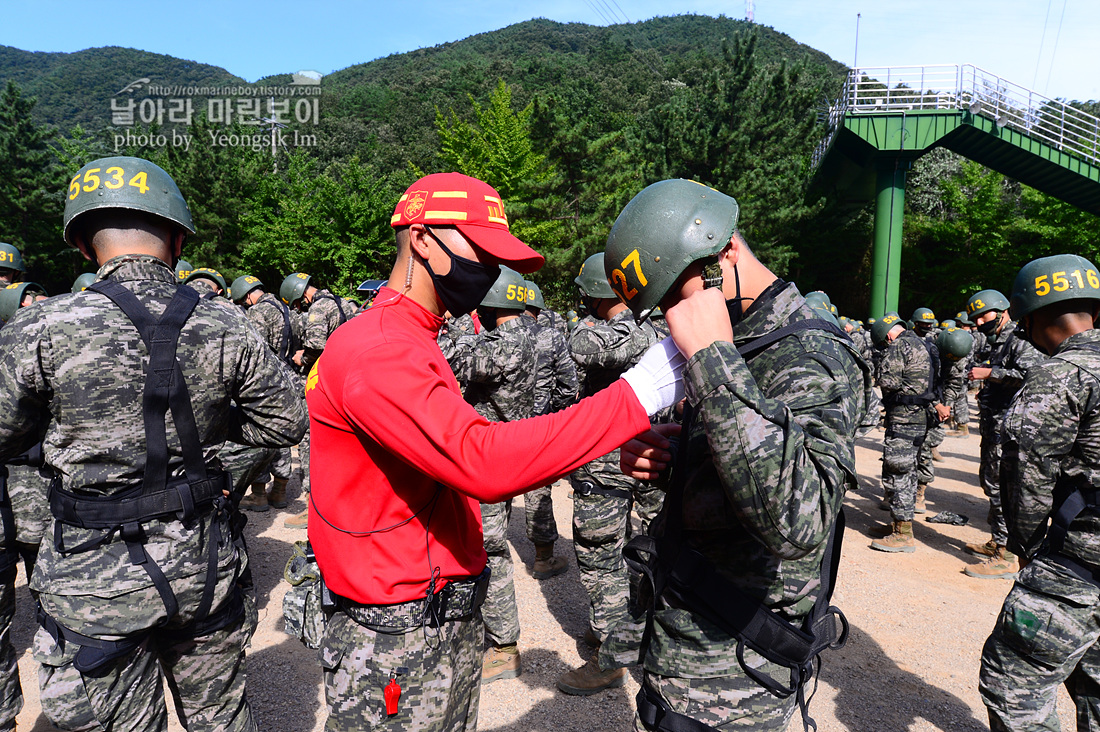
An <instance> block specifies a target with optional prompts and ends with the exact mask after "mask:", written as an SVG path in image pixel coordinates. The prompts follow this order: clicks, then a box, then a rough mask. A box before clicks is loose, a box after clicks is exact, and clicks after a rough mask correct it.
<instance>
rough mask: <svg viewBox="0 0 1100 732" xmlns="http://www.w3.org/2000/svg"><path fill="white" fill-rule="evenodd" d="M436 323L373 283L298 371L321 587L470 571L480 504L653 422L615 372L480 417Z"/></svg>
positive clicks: (399, 596)
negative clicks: (612, 378) (590, 388)
mask: <svg viewBox="0 0 1100 732" xmlns="http://www.w3.org/2000/svg"><path fill="white" fill-rule="evenodd" d="M442 323H443V321H442V319H440V318H438V317H437V316H435V315H433V314H431V313H429V312H428V311H427V310H425V309H424V308H423V307H421V306H420V305H419V304H417V303H416V302H414V301H413V300H410V299H409V298H406V297H403V296H401V295H400V294H398V293H397V292H395V291H394V290H391V289H389V288H382V289H381V290H380V291H379V293H378V296H377V298H376V300H375V304H374V306H373V307H371V309H370V310H367V311H365V312H364V313H362V314H360V315H359V316H357V317H356V318H354V319H352V320H350V321H348V322H347V323H346V324H344V325H343V326H341V327H340V328H339V329H338V330H337V331H335V332H334V333H333V335H332V337H331V338H329V341H328V343H327V344H326V346H325V351H324V354H323V355H322V356H321V358H320V359H319V360H318V362H317V364H316V365H315V367H314V370H313V371H312V372H311V373H310V375H309V379H308V380H307V382H306V401H307V404H308V406H309V416H310V430H311V436H310V442H311V447H310V482H311V485H312V491H313V492H312V498H311V501H310V506H309V538H310V541H311V542H312V544H313V549H314V552H315V553H316V555H317V562H318V564H319V565H320V567H321V571H322V573H323V574H324V577H325V582H326V583H327V584H328V586H329V588H330V589H332V591H333V592H336V593H337V594H339V595H342V596H344V597H347V598H349V599H351V600H354V601H356V602H361V603H365V604H378V605H383V604H392V603H399V602H407V601H410V600H415V599H418V598H423V597H424V596H425V594H426V592H427V589H428V582H429V578H430V577H431V576H432V574H433V573H435V572H437V575H436V576H437V577H438V578H439V580H440V581H439V582H438V583H437V585H436V589H437V590H438V589H439V588H440V587H442V586H443V585H445V584H446V582H447V581H449V580H451V579H465V578H469V577H471V576H476V575H477V574H479V573H480V572H481V571H482V569H483V568H484V567H485V550H484V548H483V546H482V536H481V511H480V508H479V506H478V502H479V501H485V502H487V503H493V502H497V501H503V500H505V499H507V498H511V497H512V496H515V495H518V494H520V493H523V492H524V491H526V490H529V489H531V488H535V487H538V486H541V485H546V484H547V483H549V482H551V481H553V480H555V479H557V478H558V477H560V476H562V475H565V474H567V473H569V472H570V471H571V470H573V469H575V468H577V467H579V466H581V465H583V464H585V463H586V462H588V461H590V460H592V459H593V458H595V457H598V456H600V455H603V454H605V453H607V452H610V451H611V450H613V449H615V448H616V447H618V446H619V445H621V444H622V443H623V442H625V441H627V440H629V439H630V438H632V437H634V436H635V435H637V434H639V433H641V432H643V431H645V430H646V429H648V428H649V418H648V417H647V416H646V413H645V410H644V409H643V408H642V406H641V405H640V404H639V402H638V399H637V397H635V396H634V392H633V390H632V389H631V388H630V386H629V385H628V384H627V383H626V382H624V381H621V380H620V381H618V382H615V383H614V384H612V385H611V386H610V387H609V388H607V389H605V390H603V391H601V392H600V393H598V394H596V395H595V396H593V397H590V398H588V399H585V400H583V401H582V402H580V403H579V404H576V405H574V406H573V407H570V408H569V409H567V410H565V411H562V412H558V413H556V414H551V415H547V416H544V417H535V418H532V419H526V420H522V421H518V422H489V421H487V420H486V419H484V418H483V417H481V416H479V415H478V414H477V412H475V411H474V409H473V407H471V406H470V405H469V404H467V403H466V402H465V401H463V399H462V395H461V393H460V391H459V388H458V383H457V382H456V381H455V378H454V375H453V374H452V373H451V369H450V367H449V366H448V365H447V361H446V360H445V359H444V358H443V354H441V353H440V352H439V348H438V346H437V345H436V336H437V334H438V332H439V328H440V326H441V325H442ZM532 357H533V356H532Z"/></svg>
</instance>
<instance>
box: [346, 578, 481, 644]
mask: <svg viewBox="0 0 1100 732" xmlns="http://www.w3.org/2000/svg"><path fill="white" fill-rule="evenodd" d="M489 575H490V570H489V566H488V565H486V566H485V569H484V570H482V572H481V574H480V575H478V576H477V577H471V578H469V579H464V580H451V581H450V582H448V583H447V585H446V586H445V587H444V588H443V589H442V590H440V591H439V592H436V593H434V594H432V595H431V599H430V600H429V599H428V598H425V599H423V600H410V601H409V602H399V603H396V604H394V605H364V604H363V603H360V602H356V601H355V600H349V599H348V598H346V597H342V596H340V595H337V594H335V593H332V594H333V596H334V597H335V599H336V604H337V605H338V606H339V607H340V609H341V610H343V611H344V613H345V614H346V615H347V616H348V617H349V618H351V619H352V620H354V621H355V622H357V623H359V625H362V626H363V627H364V628H368V629H370V630H375V631H379V632H391V633H393V632H403V631H406V630H412V629H414V628H419V627H422V626H424V625H429V626H431V627H439V626H440V625H442V624H443V623H445V622H447V621H450V620H465V619H467V618H472V617H473V616H474V613H475V612H477V609H478V608H480V607H481V605H482V603H484V602H485V594H486V592H488V590H489Z"/></svg>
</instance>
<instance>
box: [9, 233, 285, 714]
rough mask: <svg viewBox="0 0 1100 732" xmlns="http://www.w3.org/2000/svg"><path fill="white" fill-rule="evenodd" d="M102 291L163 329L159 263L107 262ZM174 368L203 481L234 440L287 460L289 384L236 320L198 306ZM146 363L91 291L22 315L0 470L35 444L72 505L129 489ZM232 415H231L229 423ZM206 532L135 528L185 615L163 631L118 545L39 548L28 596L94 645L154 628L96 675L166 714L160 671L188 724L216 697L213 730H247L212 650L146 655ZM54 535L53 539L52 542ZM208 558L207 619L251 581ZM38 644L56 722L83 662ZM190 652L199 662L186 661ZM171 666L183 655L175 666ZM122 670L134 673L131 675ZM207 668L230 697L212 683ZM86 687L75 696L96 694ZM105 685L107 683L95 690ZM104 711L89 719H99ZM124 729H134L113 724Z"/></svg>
mask: <svg viewBox="0 0 1100 732" xmlns="http://www.w3.org/2000/svg"><path fill="white" fill-rule="evenodd" d="M97 276H98V278H99V279H104V278H110V279H113V280H115V281H117V282H119V283H120V284H121V285H122V286H123V287H125V288H127V289H129V290H130V291H131V292H134V293H135V295H136V296H137V297H138V299H139V301H141V302H142V303H143V304H144V305H145V307H147V308H148V309H149V310H150V312H151V313H152V314H153V315H154V316H159V315H160V314H161V313H163V311H164V309H165V307H166V306H167V304H168V301H169V300H170V299H171V297H172V295H173V294H174V293H175V291H176V287H177V284H176V277H175V273H174V272H173V271H172V270H171V269H170V268H169V267H168V266H167V265H166V264H165V263H164V262H162V261H160V260H158V259H156V258H154V257H150V256H145V255H127V256H122V257H116V258H114V259H112V260H110V261H108V262H107V263H105V264H104V265H103V267H101V268H100V270H99V273H98V275H97ZM177 359H178V361H179V363H180V365H181V368H182V371H183V375H184V379H185V380H186V383H187V385H188V389H189V391H190V396H191V400H192V404H193V407H194V413H195V422H196V427H197V429H198V434H199V438H200V442H201V445H202V449H203V454H204V458H205V460H206V462H207V464H208V465H210V466H212V467H220V459H219V455H218V453H219V450H220V449H222V446H223V445H224V443H225V442H226V441H227V440H228V439H232V440H234V441H236V442H240V443H244V444H253V445H257V446H264V445H270V446H273V447H274V446H281V445H289V444H292V443H294V442H295V441H296V440H297V439H298V438H299V436H300V435H301V433H302V430H303V429H304V428H305V424H306V414H305V410H304V409H303V407H302V402H301V399H299V398H298V396H297V395H296V394H295V393H294V391H293V381H292V379H291V376H290V373H289V372H288V371H287V369H286V367H285V366H284V365H283V364H282V363H281V362H280V361H279V360H278V359H277V358H275V357H274V355H272V354H271V351H270V349H268V347H267V345H266V344H264V343H263V341H262V340H261V339H260V338H259V336H258V334H257V333H256V331H255V329H254V328H252V327H251V326H250V325H249V324H248V322H247V320H246V319H245V317H244V315H243V314H242V313H240V311H238V310H236V309H235V308H227V307H223V306H222V305H219V304H217V303H214V302H211V301H206V300H200V301H199V302H198V304H197V305H196V307H195V311H194V313H193V314H192V315H191V317H190V318H189V319H188V321H187V323H186V324H185V325H184V327H183V330H182V333H181V335H180V339H179V345H178V349H177ZM147 361H148V353H147V350H146V348H145V346H144V344H143V343H142V341H141V339H140V338H139V336H138V333H137V331H136V330H135V329H134V327H133V325H132V324H131V323H130V321H129V318H127V316H126V315H125V314H124V313H123V312H122V311H121V310H120V309H119V308H118V307H117V306H115V305H114V304H113V303H112V302H111V301H110V300H108V299H107V298H106V297H104V296H102V295H100V294H98V293H95V292H92V291H90V290H88V291H84V292H80V293H77V294H74V295H71V296H66V297H58V298H53V299H50V300H46V301H44V302H41V303H39V304H38V305H36V306H35V307H34V308H27V309H24V310H23V311H22V312H20V313H18V314H17V315H16V316H15V317H14V318H12V320H10V321H9V322H8V324H7V326H5V328H4V329H3V330H2V331H0V407H2V408H0V415H2V416H0V459H8V458H11V457H13V456H14V455H17V454H19V453H20V452H22V451H23V450H25V449H26V448H27V447H29V443H32V442H34V441H37V440H38V439H40V438H42V439H43V452H44V456H45V461H46V463H47V465H49V466H51V467H52V468H53V469H54V470H56V471H57V472H58V473H60V475H61V476H62V479H63V484H62V485H63V487H64V488H65V489H67V490H69V491H80V492H83V493H86V494H89V495H93V496H108V495H112V494H117V493H119V492H122V491H127V490H130V489H131V488H132V487H134V486H136V485H139V484H140V482H141V480H142V474H143V468H144V464H145V454H146V453H145V429H144V420H143V417H142V411H141V403H142V400H141V392H142V389H143V385H144V381H145V377H144V372H145V368H146V363H147ZM234 404H236V405H237V407H238V410H237V412H236V413H235V415H236V416H235V417H232V416H231V412H230V408H231V406H232V405H234ZM105 425H109V429H108V428H105ZM168 452H169V468H170V471H171V474H172V475H173V476H180V475H182V474H183V463H182V457H181V450H180V444H179V438H178V436H177V435H176V434H175V432H174V430H169V434H168ZM215 520H217V521H220V522H222V526H221V529H222V535H223V536H229V535H230V531H229V527H228V516H226V515H224V514H223V515H222V516H221V517H220V518H215V516H214V515H213V514H208V515H206V516H202V517H198V518H196V519H194V520H192V521H190V522H188V523H187V524H184V523H182V522H180V521H178V520H175V519H171V520H150V521H148V522H145V523H144V524H143V528H144V531H145V534H146V541H145V543H144V545H143V546H144V548H145V551H146V552H147V554H148V555H149V556H150V557H151V558H153V559H154V560H155V561H156V563H157V565H158V566H159V567H160V569H161V571H162V572H163V573H164V575H165V576H166V577H167V578H168V579H169V581H170V582H171V583H172V587H173V590H174V591H175V594H176V597H177V599H178V601H179V611H178V612H177V613H176V614H175V615H174V616H173V617H172V618H167V617H166V610H165V606H164V603H163V602H162V601H161V599H160V596H159V594H158V592H157V590H156V588H155V586H154V585H153V582H152V580H151V579H150V577H149V574H148V573H147V572H146V571H145V569H143V568H142V567H141V566H137V565H135V564H134V563H133V562H132V560H131V558H130V555H129V551H128V550H127V547H126V544H125V543H124V542H123V541H121V540H119V539H118V538H117V537H116V538H115V539H114V540H112V541H107V542H105V543H103V544H102V545H100V546H98V547H96V548H94V549H91V550H89V551H86V552H80V553H74V554H66V553H63V552H61V551H59V550H58V548H57V546H55V543H54V542H53V541H44V542H43V543H42V546H41V549H40V553H39V557H38V563H37V565H36V566H35V571H34V575H33V576H32V577H31V583H30V584H31V589H32V590H35V591H37V592H39V593H40V594H39V598H40V600H41V602H42V605H43V607H44V609H45V610H46V612H47V613H48V614H49V615H50V616H51V617H53V618H54V619H55V620H56V621H57V622H58V623H60V624H62V625H63V626H65V627H68V628H71V629H73V630H76V631H77V632H80V633H83V634H85V635H88V636H92V637H96V638H103V639H117V638H122V637H127V636H132V635H134V634H141V633H144V632H146V631H148V630H149V629H151V628H154V627H156V626H161V624H162V623H164V625H163V626H161V628H162V629H161V630H158V631H157V634H156V635H154V636H152V637H151V638H150V639H149V640H148V641H147V644H146V645H143V646H142V647H141V651H140V652H138V653H134V654H131V656H129V657H128V658H127V659H124V660H120V661H118V662H116V663H115V664H113V665H112V666H111V668H110V669H107V670H104V671H102V673H106V674H107V675H108V676H110V675H112V674H117V678H127V679H130V678H132V676H133V675H134V674H136V675H137V676H139V677H140V678H141V686H142V688H150V689H154V687H155V690H153V691H150V693H151V694H153V697H150V698H160V697H159V696H157V694H159V691H156V690H159V689H160V684H161V680H160V679H159V678H148V677H147V673H148V672H149V670H150V669H151V668H153V667H155V666H156V665H157V664H156V663H155V662H154V661H155V660H156V659H158V658H159V660H160V664H161V666H162V667H164V670H165V671H166V672H167V673H174V674H175V678H174V684H175V688H176V689H178V691H179V693H180V694H192V693H194V692H195V688H196V687H199V688H201V689H203V691H202V692H201V694H200V696H198V697H195V698H193V699H188V700H177V701H178V702H179V703H184V704H185V709H188V708H189V707H188V706H187V705H191V704H195V703H200V704H201V703H202V699H204V698H207V696H208V695H211V694H212V693H213V692H214V691H217V690H218V689H221V690H222V691H223V692H224V697H223V698H220V699H219V701H218V703H217V704H218V708H219V709H220V710H221V712H219V713H224V714H225V715H226V716H222V717H220V718H219V719H218V722H217V723H216V725H214V726H220V727H221V728H224V729H237V728H241V729H246V728H249V727H250V726H251V720H250V718H249V717H248V713H247V703H246V702H245V701H244V698H243V689H244V687H243V678H242V679H240V680H239V681H238V682H236V683H233V684H231V683H229V682H230V681H232V678H233V677H232V675H230V676H226V675H225V669H224V667H223V666H219V665H218V664H215V663H213V662H212V661H211V659H209V658H203V657H202V655H201V654H203V653H207V652H209V650H210V649H209V648H204V647H202V646H201V645H198V646H196V645H194V644H184V645H183V646H180V647H179V648H182V649H183V650H179V649H178V648H177V647H175V646H172V647H169V646H163V647H160V646H157V645H150V644H155V643H159V642H160V641H159V640H158V639H161V638H162V637H163V638H168V637H169V636H170V635H171V632H172V631H173V630H178V629H179V628H182V627H186V625H187V624H188V623H190V622H191V621H192V620H193V619H194V615H195V611H196V609H197V608H198V607H199V605H200V602H201V598H202V594H203V589H204V586H205V583H206V582H205V581H206V568H207V563H208V560H207V556H208V552H209V547H208V542H209V541H210V538H211V525H212V523H213V521H215ZM53 523H55V522H52V521H51V527H50V530H48V531H47V535H48V536H53V535H54V532H53V530H52V528H53ZM101 534H102V532H100V531H94V530H84V529H78V528H74V527H64V530H63V531H62V532H61V537H62V540H63V541H64V545H65V546H68V547H72V546H76V545H78V544H80V543H83V542H85V541H88V540H92V539H97V538H99V537H100V536H101ZM216 554H217V571H216V576H215V585H214V592H213V595H214V597H213V604H212V605H211V607H212V608H213V610H212V612H216V611H217V610H218V609H219V608H220V607H221V606H222V604H223V603H224V602H226V601H227V600H228V599H230V598H231V597H234V596H237V595H238V593H239V592H240V590H239V589H238V586H239V585H240V584H241V583H242V582H243V578H244V575H245V572H246V567H247V564H246V562H247V559H246V557H245V556H244V553H243V551H242V550H241V549H240V548H238V546H237V544H236V543H234V542H232V541H225V542H223V543H222V544H220V545H219V546H218V547H217V551H216ZM249 625H250V624H249ZM242 627H243V626H242ZM250 633H251V627H249V628H246V629H244V630H242V631H241V632H238V633H235V634H230V636H229V639H228V640H220V641H218V642H217V643H216V644H215V645H216V646H217V650H218V652H219V653H224V654H226V659H227V662H229V663H233V664H239V658H240V657H241V653H242V652H243V644H244V643H245V642H246V641H247V637H248V635H249V634H250ZM39 635H40V636H41V635H43V633H41V632H40V633H39ZM45 639H49V643H47V642H46V640H45ZM45 639H42V641H41V642H38V643H37V645H36V647H37V648H38V649H39V650H38V651H37V652H36V657H37V659H38V660H39V661H40V662H42V663H43V664H44V665H45V666H48V667H51V668H47V669H46V670H44V671H43V679H44V680H45V681H46V683H45V685H44V687H43V694H42V695H43V707H44V708H47V709H52V710H54V711H56V712H57V713H66V710H68V709H70V707H69V706H68V705H67V704H65V703H60V704H59V705H57V706H52V707H51V706H50V701H49V700H50V698H51V697H53V696H55V695H61V696H62V697H63V696H65V695H66V694H68V693H71V690H72V688H73V686H72V674H73V673H74V672H75V669H74V668H73V667H71V665H70V662H71V660H72V659H71V657H69V656H68V654H73V653H75V650H77V649H78V647H77V646H75V644H73V643H68V644H66V651H65V653H64V654H63V656H64V657H63V656H58V655H57V654H56V653H54V652H53V651H51V650H49V648H48V646H49V645H50V644H52V642H53V640H52V638H51V637H50V636H49V635H48V634H45ZM234 644H236V645H235V646H234ZM188 649H190V650H188ZM54 650H57V649H54ZM192 652H193V653H195V654H198V655H196V656H195V657H194V658H193V657H192V655H191V654H192ZM176 653H180V654H183V655H182V656H181V657H180V658H174V657H173V654H176ZM150 658H152V659H154V661H150V660H149V659H150ZM130 660H132V661H133V662H134V664H135V666H134V667H130V666H129V665H128V663H127V661H130ZM215 667H217V671H218V672H219V676H218V678H219V679H223V681H224V682H225V683H221V684H217V683H214V682H212V681H211V679H209V678H206V674H207V673H209V672H210V670H211V669H214V668H215ZM196 668H198V669H201V671H195V669H196ZM173 669H174V670H173ZM184 672H186V674H190V673H192V672H195V674H196V676H198V677H201V678H197V679H192V678H190V677H189V676H187V675H186V674H185V673H184ZM89 678H90V677H88V678H85V679H84V680H85V683H86V684H89V685H94V684H93V682H91V681H89V680H88V679H89ZM55 682H56V686H55ZM109 683H110V682H109V680H108V679H107V678H106V677H104V684H105V685H109ZM208 687H209V688H208ZM115 688H116V689H119V688H120V689H123V690H124V689H127V688H129V687H128V686H122V687H115ZM105 693H108V695H109V692H105ZM113 693H116V694H118V693H123V694H125V692H124V691H116V692H113ZM233 694H236V695H237V696H236V697H234V696H233ZM131 698H133V699H137V698H138V696H137V695H131V694H126V699H131ZM109 706H110V705H108V706H105V707H102V708H98V709H99V711H100V712H103V710H105V709H107V708H108V707H109ZM242 710H243V711H242ZM73 713H74V714H77V713H78V712H77V711H76V710H74V712H73ZM120 713H122V710H121V708H120ZM149 714H153V715H155V714H156V712H149ZM200 716H201V715H200ZM55 722H56V723H58V724H59V725H60V726H67V727H72V726H73V725H72V724H69V721H68V720H67V719H66V718H65V717H58V718H55ZM118 728H120V729H138V728H139V726H138V725H137V724H134V725H130V724H129V723H126V722H120V724H119V727H118Z"/></svg>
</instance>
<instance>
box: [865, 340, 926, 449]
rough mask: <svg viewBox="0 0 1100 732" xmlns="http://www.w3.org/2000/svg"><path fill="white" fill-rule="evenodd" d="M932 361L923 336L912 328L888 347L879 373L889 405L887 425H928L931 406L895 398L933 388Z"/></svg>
mask: <svg viewBox="0 0 1100 732" xmlns="http://www.w3.org/2000/svg"><path fill="white" fill-rule="evenodd" d="M933 368H935V369H939V364H938V363H936V364H933V363H932V361H931V357H930V355H929V352H928V348H927V347H926V345H925V341H924V339H923V338H921V337H920V336H918V335H917V334H916V333H914V332H913V331H911V330H905V331H902V333H901V335H899V336H898V337H897V338H895V339H894V340H893V341H892V342H891V343H890V345H889V346H887V348H886V352H885V353H884V354H883V357H882V365H881V367H880V372H879V381H878V383H879V386H880V387H882V402H883V404H885V405H886V428H887V429H888V430H889V429H890V427H891V426H892V425H902V424H905V425H916V426H927V425H928V410H929V408H930V406H931V403H929V404H928V405H919V404H898V403H896V402H895V401H894V399H895V398H896V397H916V396H921V395H922V394H927V393H928V391H929V390H930V389H931V388H932V384H931V380H932V375H933V372H932V369H933Z"/></svg>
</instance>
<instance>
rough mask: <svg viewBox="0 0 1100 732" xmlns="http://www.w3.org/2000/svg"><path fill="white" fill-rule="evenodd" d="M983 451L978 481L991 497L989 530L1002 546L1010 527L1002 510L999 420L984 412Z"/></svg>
mask: <svg viewBox="0 0 1100 732" xmlns="http://www.w3.org/2000/svg"><path fill="white" fill-rule="evenodd" d="M981 431H982V448H981V450H982V452H981V463H980V464H979V466H978V482H979V483H981V486H982V492H983V493H985V494H986V496H988V497H989V516H988V518H989V532H990V534H991V535H992V537H993V541H995V542H996V543H997V544H999V545H1000V546H1005V545H1007V544H1008V527H1007V526H1005V517H1004V512H1003V511H1002V510H1001V439H1000V435H999V434H998V433H999V431H1000V423H999V420H996V419H994V418H993V417H992V416H990V415H988V414H986V413H985V412H982V414H981Z"/></svg>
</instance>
